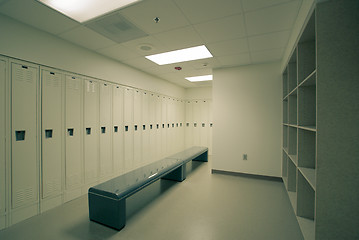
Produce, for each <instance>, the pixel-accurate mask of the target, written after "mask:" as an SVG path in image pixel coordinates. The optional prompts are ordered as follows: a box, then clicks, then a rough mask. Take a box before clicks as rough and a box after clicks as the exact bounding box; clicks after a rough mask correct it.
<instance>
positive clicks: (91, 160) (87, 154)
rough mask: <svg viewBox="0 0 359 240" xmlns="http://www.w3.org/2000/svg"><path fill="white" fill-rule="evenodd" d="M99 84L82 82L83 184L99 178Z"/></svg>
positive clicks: (89, 81) (87, 80) (90, 81)
mask: <svg viewBox="0 0 359 240" xmlns="http://www.w3.org/2000/svg"><path fill="white" fill-rule="evenodd" d="M99 104H100V91H99V83H98V82H97V81H95V80H92V79H86V80H85V81H84V126H83V128H84V131H85V132H84V174H85V183H86V184H90V183H93V182H96V181H97V180H98V177H99V172H98V169H99V164H100V163H99V154H100V153H99V133H100V129H99V126H100V124H99V121H100V118H99V114H100V106H99Z"/></svg>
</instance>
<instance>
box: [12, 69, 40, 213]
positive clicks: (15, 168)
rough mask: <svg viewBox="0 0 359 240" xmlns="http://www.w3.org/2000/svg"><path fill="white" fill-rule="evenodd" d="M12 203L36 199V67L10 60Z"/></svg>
mask: <svg viewBox="0 0 359 240" xmlns="http://www.w3.org/2000/svg"><path fill="white" fill-rule="evenodd" d="M11 78H12V161H11V166H12V169H11V171H12V172H11V174H12V176H11V178H12V184H11V195H12V198H11V205H12V208H18V207H22V206H26V205H30V204H32V203H36V202H37V201H38V191H39V189H38V186H39V177H38V161H37V159H38V158H37V157H38V156H37V110H38V109H37V87H38V78H39V77H38V69H37V68H35V67H31V66H27V65H21V64H17V63H12V65H11Z"/></svg>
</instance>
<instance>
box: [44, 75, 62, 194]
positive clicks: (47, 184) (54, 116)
mask: <svg viewBox="0 0 359 240" xmlns="http://www.w3.org/2000/svg"><path fill="white" fill-rule="evenodd" d="M41 80H42V82H41V83H42V129H41V135H42V137H41V138H42V169H41V170H42V198H43V199H46V198H48V197H52V196H58V195H61V194H62V159H63V152H62V149H63V146H62V142H63V141H62V139H63V127H62V126H63V116H64V114H63V111H62V109H63V103H62V102H63V101H62V87H63V74H62V73H59V72H55V71H53V70H51V71H49V70H45V69H42V70H41Z"/></svg>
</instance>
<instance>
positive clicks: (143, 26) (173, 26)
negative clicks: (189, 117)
mask: <svg viewBox="0 0 359 240" xmlns="http://www.w3.org/2000/svg"><path fill="white" fill-rule="evenodd" d="M301 4H302V0H142V1H141V2H139V3H137V4H134V5H131V6H129V7H127V8H124V9H121V10H119V11H116V12H113V13H110V14H109V15H107V16H103V17H100V18H98V19H95V20H92V21H90V22H87V23H84V24H80V23H78V22H76V21H74V20H72V19H70V18H68V17H66V16H64V15H62V14H60V13H58V12H56V11H55V10H52V9H50V8H48V7H47V6H45V5H42V4H41V3H39V2H37V1H35V0H0V13H2V14H4V15H7V16H9V17H12V18H14V19H16V20H19V21H21V22H24V23H26V24H29V25H32V26H34V27H36V28H38V29H41V30H43V31H46V32H49V33H51V34H54V35H56V36H58V37H59V38H62V39H65V40H67V41H70V42H72V43H74V44H77V45H80V46H82V47H85V48H87V49H89V50H91V51H94V52H97V53H99V54H102V55H104V56H107V57H109V58H112V59H114V60H116V61H119V62H121V63H124V64H126V65H129V66H131V67H133V68H136V69H139V70H141V71H143V72H147V73H149V74H151V75H154V76H156V77H158V78H161V79H164V80H167V81H169V82H172V83H174V84H176V85H179V86H182V87H185V88H191V87H199V86H211V84H212V83H211V81H208V82H197V83H191V82H189V81H187V80H186V79H185V77H192V76H199V75H208V74H212V69H213V68H222V67H232V66H243V65H249V64H258V63H265V62H272V61H277V60H280V59H281V58H282V57H283V54H284V50H285V48H286V46H287V44H288V40H289V37H290V34H291V31H292V28H293V25H294V22H295V20H296V18H297V15H298V12H299V9H300V7H301ZM110 15H111V16H113V15H118V16H119V18H121V19H125V20H127V23H126V24H125V25H124V24H121V25H118V27H119V28H120V30H126V29H125V27H126V26H130V27H131V31H128V32H129V33H130V32H134V31H135V30H139V31H141V32H143V34H142V35H141V34H139V35H133V36H126V37H125V38H124V39H131V37H132V40H124V42H120V43H119V41H117V40H116V39H117V38H112V40H111V39H110V38H109V37H108V36H109V35H108V36H107V37H106V36H104V34H103V32H102V33H101V34H100V33H99V32H101V31H99V30H97V31H95V30H96V29H94V28H90V27H91V26H92V25H94V23H96V22H99V21H100V20H104V18H106V17H108V16H110ZM156 17H158V18H159V19H160V21H159V22H158V23H156V22H155V21H154V18H156ZM108 19H109V18H108ZM112 19H114V17H112ZM105 20H106V19H105ZM102 22H103V21H102ZM115 25H116V24H115ZM127 37H128V38H127ZM121 39H122V38H121ZM198 45H206V46H207V48H208V49H209V51H210V52H211V53H212V55H213V56H214V57H213V58H209V59H202V60H196V61H189V62H184V63H177V64H169V65H162V66H159V65H157V64H155V63H153V62H151V61H149V60H148V59H146V58H145V56H146V55H151V54H156V53H162V52H166V51H172V50H177V49H182V48H188V47H194V46H198ZM144 49H145V50H144ZM177 66H180V67H181V68H182V70H180V71H178V70H175V67H177Z"/></svg>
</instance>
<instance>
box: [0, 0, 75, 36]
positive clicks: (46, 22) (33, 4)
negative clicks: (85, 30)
mask: <svg viewBox="0 0 359 240" xmlns="http://www.w3.org/2000/svg"><path fill="white" fill-rule="evenodd" d="M0 12H1V13H3V14H5V15H7V16H10V17H12V18H15V19H17V20H18V21H21V22H24V23H26V24H29V25H31V26H33V27H35V28H39V29H42V30H44V31H47V32H49V33H52V34H54V35H58V34H60V33H62V32H65V31H67V30H70V29H72V28H74V27H76V26H79V25H80V24H79V23H77V22H76V21H74V20H72V19H70V18H68V17H66V16H64V15H62V14H61V13H59V12H56V11H55V10H53V9H51V8H49V7H47V6H45V5H43V4H41V3H39V2H37V1H26V0H11V1H5V2H4V3H3V4H2V5H1V8H0Z"/></svg>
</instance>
